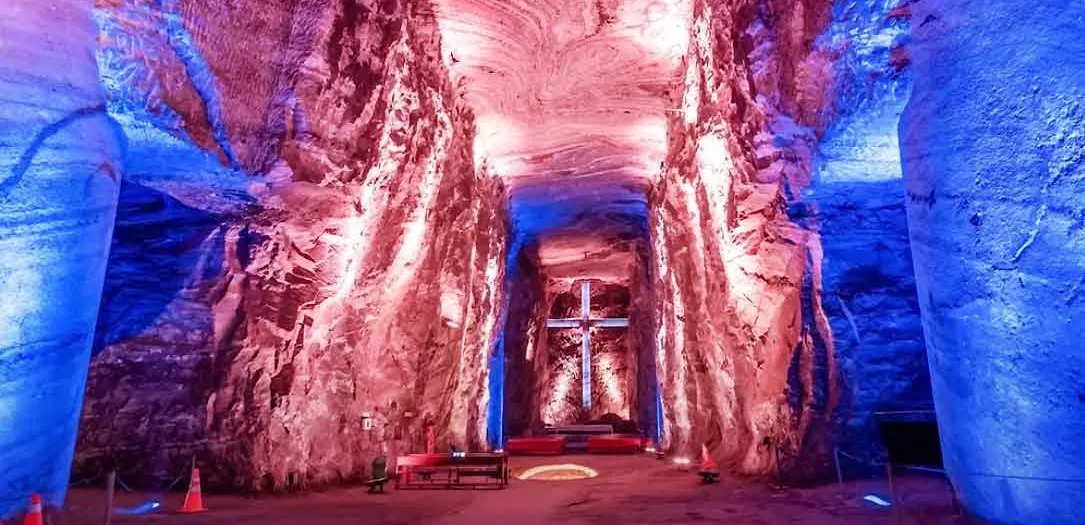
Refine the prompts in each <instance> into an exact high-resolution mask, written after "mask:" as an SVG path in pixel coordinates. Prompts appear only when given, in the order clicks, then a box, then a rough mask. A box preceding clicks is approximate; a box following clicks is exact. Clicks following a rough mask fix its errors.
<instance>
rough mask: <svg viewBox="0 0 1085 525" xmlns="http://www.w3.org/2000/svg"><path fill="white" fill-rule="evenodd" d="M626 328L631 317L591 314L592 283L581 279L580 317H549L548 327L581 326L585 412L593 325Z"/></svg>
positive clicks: (582, 383)
mask: <svg viewBox="0 0 1085 525" xmlns="http://www.w3.org/2000/svg"><path fill="white" fill-rule="evenodd" d="M593 326H598V327H600V328H626V327H628V326H629V319H628V318H625V317H611V318H607V319H603V318H599V317H592V316H591V283H590V282H588V281H580V317H574V318H570V319H547V320H546V327H547V328H577V327H579V328H580V377H581V383H580V388H581V396H582V397H581V398H580V405H581V406H582V407H584V412H585V414H586V413H587V412H588V411H589V410H591V327H593Z"/></svg>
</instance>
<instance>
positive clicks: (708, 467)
mask: <svg viewBox="0 0 1085 525" xmlns="http://www.w3.org/2000/svg"><path fill="white" fill-rule="evenodd" d="M701 470H702V471H705V472H713V471H715V470H716V462H715V461H713V460H712V454H709V453H708V445H701Z"/></svg>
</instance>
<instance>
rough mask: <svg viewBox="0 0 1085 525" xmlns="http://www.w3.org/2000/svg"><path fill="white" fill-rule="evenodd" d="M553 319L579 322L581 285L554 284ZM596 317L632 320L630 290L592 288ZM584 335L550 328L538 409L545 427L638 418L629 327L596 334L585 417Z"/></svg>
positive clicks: (595, 330)
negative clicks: (604, 418)
mask: <svg viewBox="0 0 1085 525" xmlns="http://www.w3.org/2000/svg"><path fill="white" fill-rule="evenodd" d="M547 290H548V292H549V293H550V294H552V296H551V297H550V300H549V301H548V304H550V305H551V306H550V309H549V310H550V318H551V319H562V318H564V319H568V318H578V317H580V315H581V313H580V283H579V282H576V283H569V282H565V281H558V282H550V283H549V284H548V286H547ZM591 291H592V293H591V315H592V317H596V318H615V317H626V318H628V317H629V312H630V304H631V297H630V290H629V288H628V287H627V286H624V285H619V284H602V283H599V284H596V285H595V286H593V287H592V288H591ZM581 339H582V335H581V332H580V329H579V328H561V329H558V328H549V329H547V330H546V334H545V338H544V339H543V341H542V346H541V348H542V350H543V353H545V356H544V357H543V358H542V359H545V361H546V365H545V370H544V373H543V374H542V375H541V381H540V384H539V386H540V391H541V399H540V406H539V409H538V410H539V413H540V416H539V417H540V419H541V421H542V422H543V423H549V424H554V425H561V424H572V423H577V422H581V421H586V420H593V419H598V418H599V417H600V416H602V415H605V414H617V415H619V416H621V417H623V418H631V417H634V416H635V413H634V412H635V410H636V404H635V397H636V394H637V377H638V376H637V365H638V364H637V356H638V349H637V347H636V345H635V340H633V339H632V337H631V335H630V333H629V329H627V328H599V327H595V328H592V329H591V365H590V366H591V379H592V384H591V410H590V411H589V412H588V413H586V414H585V413H584V410H583V408H582V404H583V397H584V396H583V388H582V381H583V369H582V368H581V367H582V363H581V357H582V348H581Z"/></svg>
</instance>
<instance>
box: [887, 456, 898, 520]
mask: <svg viewBox="0 0 1085 525" xmlns="http://www.w3.org/2000/svg"><path fill="white" fill-rule="evenodd" d="M885 474H886V477H888V478H889V501H890V502H891V503H892V505H893V521H894V523H896V524H897V525H900V501H898V500H897V489H896V486H894V484H893V462H892V461H889V462H888V463H886V464H885Z"/></svg>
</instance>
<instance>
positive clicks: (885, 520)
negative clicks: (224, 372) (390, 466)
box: [50, 456, 966, 525]
mask: <svg viewBox="0 0 1085 525" xmlns="http://www.w3.org/2000/svg"><path fill="white" fill-rule="evenodd" d="M550 463H576V464H579V465H584V466H587V467H590V468H593V469H595V470H597V471H598V472H599V476H598V477H596V478H591V479H584V480H571V481H521V480H515V479H514V480H513V481H512V483H511V485H510V486H509V487H508V488H507V489H505V490H398V491H397V490H394V489H392V490H389V492H388V493H386V494H384V495H369V494H366V491H365V489H364V488H344V489H336V490H328V491H321V492H311V493H306V494H298V495H289V496H264V497H245V496H237V495H216V494H205V495H204V503H205V504H206V506H207V507H208V508H209V509H210V510H208V512H205V513H202V514H191V515H182V514H177V513H176V512H175V509H177V508H179V507H180V505H181V500H182V499H183V497H184V495H183V494H180V493H171V494H167V495H165V496H164V497H163V496H162V495H160V494H159V495H155V494H146V493H142V494H141V493H135V494H131V493H124V492H121V493H118V495H117V503H116V504H117V505H119V506H136V505H139V504H141V503H144V502H146V501H148V500H150V499H152V498H158V499H162V500H163V503H164V505H163V508H164V510H163V511H160V512H155V513H150V514H145V515H141V516H123V515H122V516H115V517H114V519H113V523H115V524H117V525H129V524H144V525H210V524H216V525H217V524H238V525H293V524H297V525H325V524H327V525H331V524H351V525H370V524H373V525H375V524H381V525H423V524H424V525H542V524H546V525H554V524H561V525H596V524H599V525H602V524H606V525H615V524H622V525H626V524H628V525H635V524H643V525H647V524H660V525H663V524H665V525H681V524H693V523H705V522H709V523H733V524H736V525H737V524H741V525H770V524H771V525H777V524H779V525H791V524H809V525H881V524H884V525H957V524H963V523H966V520H964V519H963V518H956V517H954V516H953V514H954V512H953V506H952V500H951V499H950V494H949V492H948V489H947V487H946V484H945V483H944V481H941V480H939V479H938V478H927V477H915V476H912V477H903V478H900V479H898V483H897V489H898V493H899V494H898V495H902V496H901V500H900V502H899V504H898V506H897V509H896V510H897V511H898V512H899V514H900V515H899V516H894V510H893V509H888V508H879V507H875V506H873V505H871V504H869V503H866V502H864V501H863V496H864V495H866V494H871V493H874V494H878V495H881V496H883V497H886V498H887V497H888V487H887V485H886V483H885V481H884V480H871V481H860V482H851V483H847V484H845V485H844V487H843V488H840V487H837V486H836V485H835V484H833V485H829V486H824V487H819V488H814V489H786V488H773V487H770V486H765V485H764V483H763V482H760V481H757V482H755V481H752V480H743V479H730V478H726V477H725V478H724V479H723V480H722V481H721V482H720V483H719V484H716V485H701V484H699V480H698V479H697V477H696V475H695V473H694V472H693V471H683V470H681V469H680V468H679V467H677V466H676V465H674V464H673V463H670V462H666V461H657V460H655V459H653V458H650V457H599V456H566V457H561V458H531V459H526V458H525V459H520V458H513V461H512V466H513V472H514V474H516V473H519V472H522V471H523V470H524V469H526V468H529V467H531V466H534V465H539V464H550ZM694 470H695V469H694ZM102 500H103V495H102V492H101V490H91V489H80V490H74V491H72V492H71V493H70V494H69V498H68V504H67V509H65V511H64V512H63V513H62V514H59V515H56V516H55V518H56V519H53V520H50V521H52V522H53V523H55V524H58V525H60V524H64V525H67V524H71V525H99V524H101V523H102V516H103V510H104V507H103V503H102ZM898 518H899V521H897V519H898Z"/></svg>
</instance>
